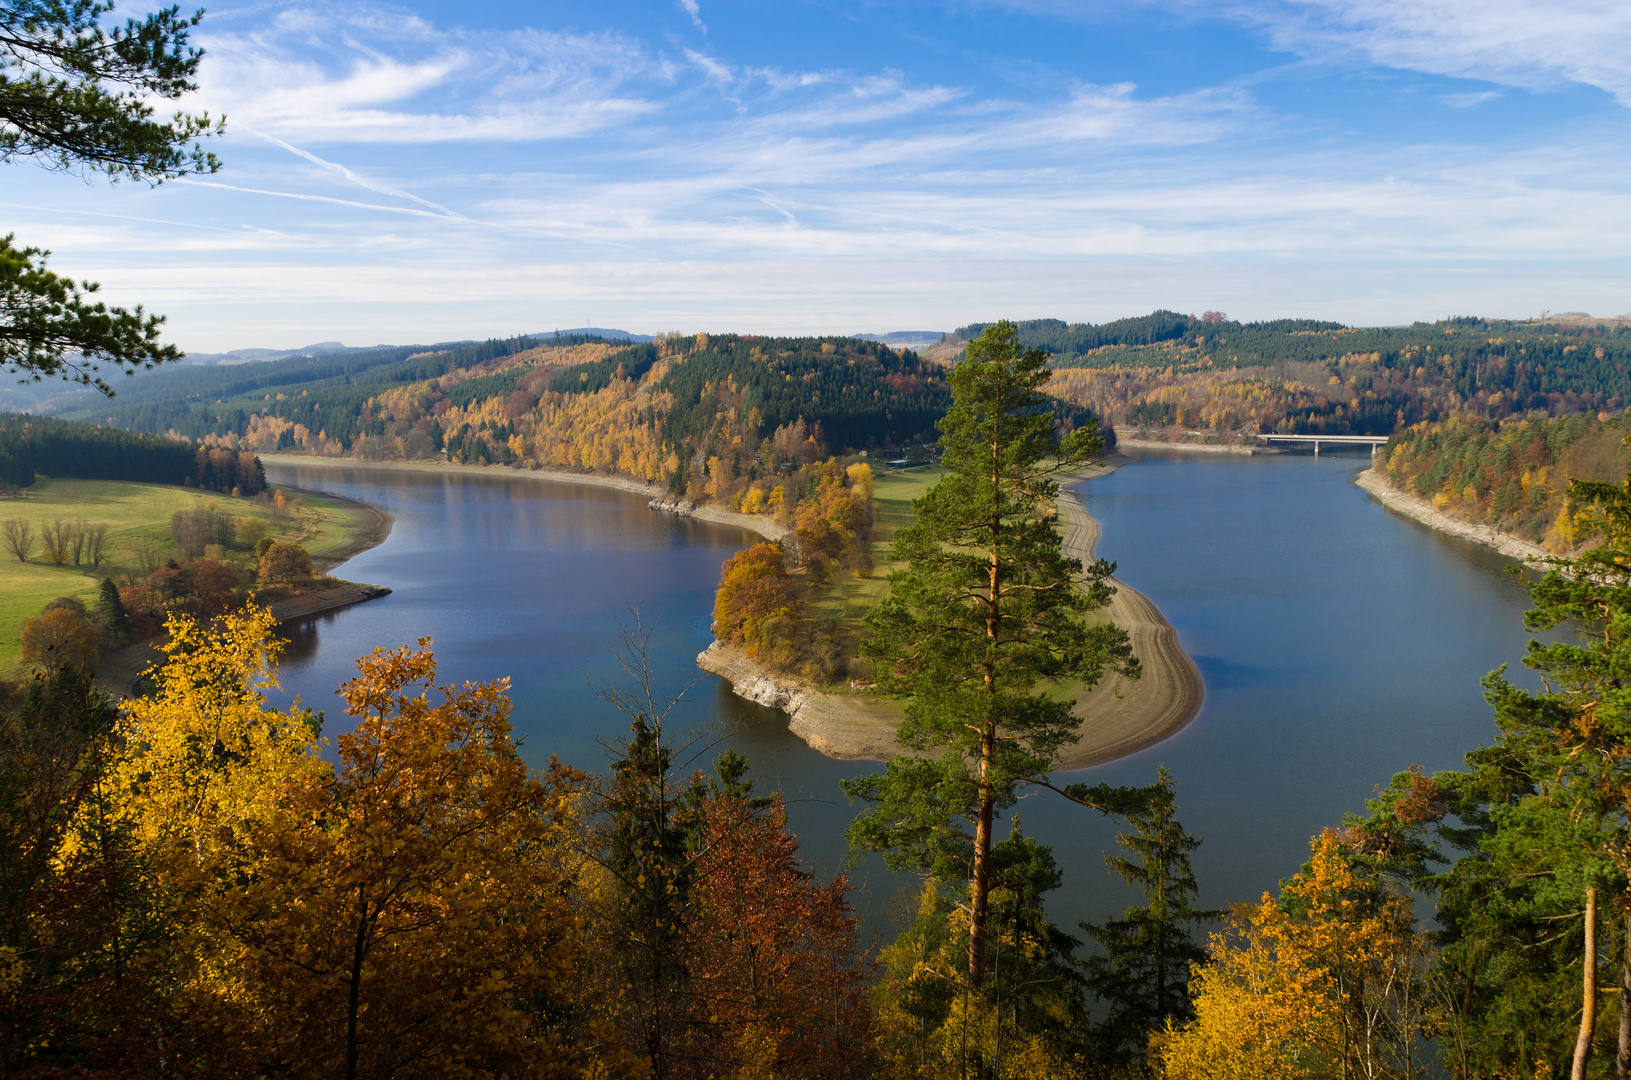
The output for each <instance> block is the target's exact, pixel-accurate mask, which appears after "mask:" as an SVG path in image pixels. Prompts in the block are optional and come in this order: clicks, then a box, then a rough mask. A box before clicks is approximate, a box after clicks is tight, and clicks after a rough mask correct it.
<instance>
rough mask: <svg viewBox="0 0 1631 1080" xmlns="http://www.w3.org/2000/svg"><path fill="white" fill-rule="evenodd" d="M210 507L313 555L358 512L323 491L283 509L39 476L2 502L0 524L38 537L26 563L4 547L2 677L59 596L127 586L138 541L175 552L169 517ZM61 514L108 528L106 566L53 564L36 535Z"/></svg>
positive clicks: (205, 494)
mask: <svg viewBox="0 0 1631 1080" xmlns="http://www.w3.org/2000/svg"><path fill="white" fill-rule="evenodd" d="M205 504H213V505H214V506H216V507H217V509H218V511H219V512H220V513H221V514H223V515H225V516H227V517H234V518H238V517H252V516H253V517H263V518H265V519H266V520H267V521H268V522H269V523H270V524H271V525H272V534H273V535H274V536H277V537H280V538H285V539H292V540H296V541H298V542H299V543H302V544H304V545H305V546H306V548H307V550H308V551H310V552H312V553H313V554H314V555H315V554H321V553H322V552H323V551H325V550H328V549H330V548H333V547H336V546H338V545H339V544H340V543H342V542H343V541H344V540H345V538H346V535H347V530H348V529H349V528H350V526H351V523H352V518H353V516H354V515H353V514H352V512H351V511H350V510H349V509H347V508H346V507H345V506H343V505H341V504H339V503H336V502H334V501H333V500H331V499H326V498H323V497H322V496H318V495H301V496H299V497H298V499H297V504H296V505H295V506H293V507H291V509H290V510H289V511H286V512H282V513H280V512H279V511H277V510H276V509H275V508H274V507H273V506H272V505H271V504H270V503H267V502H262V501H259V500H255V499H241V498H240V499H234V498H232V497H231V496H228V495H221V494H217V493H215V492H209V491H197V490H194V489H192V488H184V487H175V486H173V485H169V484H134V483H124V482H119V481H111V480H54V479H50V478H47V477H41V478H40V479H39V481H38V482H36V483H35V484H34V486H33V487H31V488H29V489H28V491H27V492H26V493H25V494H24V495H22V496H21V497H19V498H14V499H0V521H4V520H6V519H8V518H18V519H21V520H23V521H27V522H30V523H32V524H33V526H34V535H35V537H36V539H35V542H34V551H33V554H32V556H31V557H30V559H29V561H28V562H26V563H19V562H18V561H17V560H16V558H15V557H14V556H13V555H12V554H11V552H10V551H7V550H0V678H15V677H16V676H17V674H18V673H19V671H20V670H21V651H22V645H21V642H20V641H19V635H20V634H21V632H22V628H23V623H25V622H27V621H28V620H29V619H32V618H33V617H34V616H36V615H38V614H39V613H40V609H41V608H42V607H44V606H45V605H46V604H48V603H50V602H51V601H52V600H55V599H56V598H57V597H59V596H69V597H73V598H75V599H77V600H80V601H83V602H84V603H86V604H87V605H91V604H93V603H94V602H95V599H96V592H97V589H98V587H99V586H100V585H101V582H102V579H103V578H105V577H107V578H112V579H113V580H114V581H115V582H118V583H121V584H122V583H124V582H125V580H126V579H127V578H128V577H129V576H130V575H131V574H132V573H133V570H132V567H133V566H134V565H135V558H134V555H133V553H132V550H131V549H132V545H133V544H136V543H141V542H154V543H158V544H159V545H160V546H161V547H162V548H163V549H164V551H165V552H166V554H167V555H169V554H171V553H172V551H171V549H172V545H171V542H170V518H171V517H172V516H173V515H174V514H175V513H176V511H178V510H186V509H191V508H193V507H197V506H202V505H205ZM59 519H60V520H64V521H78V520H84V521H86V522H89V523H90V524H92V525H100V524H105V525H107V526H108V536H107V544H106V549H105V557H104V561H103V563H102V565H101V566H100V567H91V566H74V565H72V564H71V563H70V564H68V565H65V566H55V565H53V564H51V563H49V562H47V561H45V555H44V552H43V550H42V549H43V547H44V544H43V543H41V541H40V540H39V539H38V537H39V535H40V532H41V530H42V528H43V527H44V526H46V525H48V524H50V523H51V522H54V521H57V520H59Z"/></svg>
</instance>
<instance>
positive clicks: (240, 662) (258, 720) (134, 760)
mask: <svg viewBox="0 0 1631 1080" xmlns="http://www.w3.org/2000/svg"><path fill="white" fill-rule="evenodd" d="M276 625H277V620H276V619H274V618H273V617H272V613H271V612H270V611H269V610H267V609H266V608H262V607H256V606H254V605H252V604H251V605H249V606H247V607H245V608H244V609H243V610H241V611H237V612H231V613H228V614H226V615H223V616H221V617H220V618H218V619H212V620H210V621H208V622H204V623H201V622H199V621H198V620H196V619H193V618H191V617H190V616H187V615H172V616H171V617H170V618H169V620H168V621H167V622H166V623H165V629H166V630H167V631H168V633H169V640H168V641H166V642H165V644H164V645H163V646H161V648H162V650H163V652H164V665H163V666H162V667H160V668H159V669H158V670H157V671H156V672H154V673H153V674H154V677H155V678H156V679H157V681H158V687H157V689H156V690H155V691H154V692H153V693H152V694H150V695H149V696H147V697H140V698H134V699H132V700H131V701H130V703H129V705H128V706H127V708H126V710H125V714H124V716H123V717H122V718H121V719H120V722H119V729H120V730H119V734H120V736H121V737H122V739H123V741H124V743H125V745H126V747H127V750H126V752H125V753H124V754H123V755H122V756H121V759H120V762H119V764H118V767H117V778H118V780H119V784H120V787H121V788H122V789H123V790H124V792H125V793H126V797H127V798H128V799H129V801H130V804H131V809H132V811H133V816H134V819H135V821H136V822H137V826H138V836H139V839H140V840H141V841H142V843H143V844H144V846H146V847H148V848H149V849H150V850H155V851H172V852H173V851H175V850H177V849H178V848H179V849H183V850H186V851H188V852H191V854H192V860H191V861H192V862H193V864H194V865H195V866H203V865H205V864H208V863H209V862H211V861H212V858H213V855H214V854H215V853H217V852H220V851H222V850H225V849H230V848H231V847H232V845H233V844H234V843H235V838H236V837H239V836H241V835H242V833H243V832H244V830H245V829H246V828H248V827H250V826H253V825H255V824H258V823H262V822H266V821H269V820H271V819H272V817H273V815H274V813H275V810H276V807H277V803H278V800H279V798H280V797H281V795H282V793H283V790H284V788H285V786H286V785H288V784H290V783H293V782H296V781H298V780H301V779H304V778H310V777H312V776H316V775H321V774H322V773H324V772H326V771H327V770H328V766H326V765H324V764H323V763H322V761H321V760H320V759H319V758H318V757H317V756H316V751H317V749H318V743H317V732H316V731H315V729H314V725H313V724H312V722H311V719H310V716H309V714H307V713H304V712H302V713H293V712H278V711H276V710H273V709H268V708H267V706H266V695H265V691H267V690H273V689H276V688H277V686H278V682H277V673H276V663H277V656H278V652H279V651H280V649H281V648H282V643H281V642H279V641H278V640H277V639H276V638H274V637H273V636H272V629H273V627H275V626H276Z"/></svg>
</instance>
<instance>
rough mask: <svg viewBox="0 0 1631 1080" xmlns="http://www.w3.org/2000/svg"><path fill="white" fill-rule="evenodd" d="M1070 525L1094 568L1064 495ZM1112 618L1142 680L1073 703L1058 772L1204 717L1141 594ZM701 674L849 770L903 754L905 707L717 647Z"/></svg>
mask: <svg viewBox="0 0 1631 1080" xmlns="http://www.w3.org/2000/svg"><path fill="white" fill-rule="evenodd" d="M1122 464H1124V462H1122V461H1112V462H1111V463H1110V464H1107V465H1102V466H1098V467H1096V468H1093V469H1088V470H1084V471H1083V472H1081V473H1078V474H1076V475H1075V476H1073V477H1067V478H1065V482H1067V483H1080V482H1082V481H1084V480H1092V479H1096V478H1098V477H1101V476H1108V475H1109V474H1110V473H1112V472H1114V471H1115V470H1116V469H1117V468H1119V467H1120V466H1121V465H1122ZM1057 506H1058V508H1059V516H1060V520H1061V522H1062V523H1063V524H1064V527H1065V530H1064V548H1065V552H1066V554H1068V555H1070V556H1072V557H1074V558H1078V559H1081V560H1082V561H1083V562H1084V563H1087V562H1091V561H1092V560H1093V557H1094V556H1093V552H1094V548H1095V547H1096V545H1097V543H1098V538H1099V524H1098V522H1097V521H1095V520H1094V519H1093V517H1092V515H1091V514H1089V513H1088V512H1087V508H1086V507H1085V506H1084V505H1083V504H1082V501H1081V498H1080V497H1079V496H1078V495H1077V494H1076V493H1075V492H1073V491H1069V490H1061V491H1060V493H1059V498H1058V501H1057ZM1115 588H1116V595H1115V597H1114V598H1113V599H1112V600H1111V602H1110V606H1109V608H1108V609H1107V613H1108V614H1109V615H1110V617H1111V619H1112V620H1113V621H1114V622H1115V623H1116V625H1118V626H1120V627H1121V628H1122V629H1124V630H1126V631H1127V634H1128V637H1129V638H1131V639H1132V643H1133V654H1134V655H1135V656H1137V657H1138V658H1139V661H1140V662H1141V663H1142V665H1143V669H1144V673H1143V677H1142V678H1140V679H1138V680H1137V681H1135V682H1131V683H1127V682H1123V681H1121V680H1119V679H1115V678H1106V679H1104V680H1102V681H1101V682H1100V683H1099V685H1098V686H1096V687H1094V688H1093V689H1092V690H1090V691H1088V692H1087V693H1085V694H1081V695H1079V696H1078V697H1077V699H1076V704H1075V707H1074V708H1073V709H1072V710H1071V711H1072V713H1073V714H1074V715H1075V716H1076V717H1077V718H1078V719H1080V720H1081V721H1082V723H1083V730H1082V731H1081V736H1082V737H1081V740H1080V741H1079V742H1077V743H1076V744H1075V745H1073V746H1070V747H1068V748H1067V749H1065V751H1064V752H1063V753H1062V754H1061V755H1060V759H1059V764H1058V766H1057V768H1058V769H1060V770H1061V771H1067V772H1068V771H1072V770H1076V769H1086V768H1091V767H1092V766H1094V765H1104V764H1106V763H1108V762H1111V761H1115V760H1117V759H1119V758H1124V757H1127V756H1129V755H1131V754H1135V753H1137V752H1139V751H1140V750H1146V749H1148V748H1149V747H1151V746H1154V745H1156V744H1157V743H1160V742H1163V741H1165V740H1166V739H1168V738H1171V737H1172V736H1173V735H1176V734H1177V733H1178V732H1179V731H1182V730H1183V729H1184V728H1185V727H1187V726H1188V725H1189V723H1190V721H1192V720H1194V719H1195V716H1196V715H1197V714H1198V713H1199V712H1200V709H1201V705H1202V704H1203V702H1204V701H1205V697H1206V685H1205V683H1204V681H1203V680H1202V679H1201V673H1200V669H1199V668H1197V667H1196V666H1195V661H1194V660H1193V659H1191V657H1190V655H1189V654H1188V653H1187V652H1185V651H1184V649H1183V646H1182V645H1181V644H1180V643H1179V641H1178V633H1177V631H1176V630H1175V629H1173V626H1172V624H1171V623H1169V622H1168V621H1167V619H1166V617H1165V616H1164V615H1162V614H1161V612H1160V609H1158V608H1157V607H1156V606H1155V605H1154V604H1152V603H1150V601H1149V599H1148V598H1146V597H1145V596H1144V595H1143V594H1142V593H1140V592H1139V591H1138V590H1136V589H1133V588H1131V587H1129V586H1128V585H1126V584H1125V583H1123V582H1120V581H1115ZM697 666H698V667H700V668H701V669H702V670H704V671H706V672H709V673H710V674H713V675H718V676H719V677H720V678H722V679H724V680H725V681H726V682H728V683H730V684H731V689H732V691H733V692H734V693H736V694H737V695H738V696H739V697H744V698H747V699H748V700H749V701H754V702H757V703H758V704H760V705H765V706H768V707H770V708H774V709H780V710H782V711H783V712H785V713H787V714H788V725H787V726H788V730H789V731H791V732H792V733H793V734H795V735H797V736H798V737H799V738H801V739H803V740H804V741H805V742H806V743H808V744H809V745H810V747H811V748H812V749H814V750H817V751H819V752H820V753H822V754H825V755H826V756H828V757H831V758H838V759H840V760H848V761H886V760H888V759H889V758H891V757H894V756H896V755H898V754H900V753H902V748H901V746H900V744H898V743H897V742H895V739H894V732H893V729H894V725H895V724H897V723H899V721H900V718H901V714H902V711H903V706H901V705H900V704H898V703H896V702H892V701H884V700H881V699H878V698H872V697H865V696H860V695H855V696H851V695H843V694H826V693H822V692H821V691H820V690H818V689H816V688H815V687H813V686H810V685H809V684H807V683H805V682H804V681H803V680H801V679H798V678H796V677H794V676H791V675H781V674H779V673H776V672H772V671H769V670H767V669H766V668H764V667H762V666H760V665H758V664H756V663H754V662H753V661H752V660H750V659H748V657H747V654H746V653H745V652H744V651H743V650H742V648H741V647H740V646H737V645H725V644H722V643H721V642H718V641H716V642H714V643H713V644H712V645H710V646H708V648H707V649H706V650H704V651H703V652H702V653H700V654H698V656H697Z"/></svg>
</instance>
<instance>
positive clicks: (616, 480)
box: [260, 454, 792, 558]
mask: <svg viewBox="0 0 1631 1080" xmlns="http://www.w3.org/2000/svg"><path fill="white" fill-rule="evenodd" d="M260 459H261V461H262V462H271V463H272V464H274V465H317V466H320V467H322V468H327V469H342V468H344V469H391V470H393V471H396V472H423V473H454V474H457V475H461V476H515V477H524V478H527V479H532V480H541V481H545V482H553V483H558V484H578V485H580V486H583V487H599V488H611V489H613V490H616V491H627V492H629V493H630V494H633V495H644V496H646V497H647V498H648V499H649V500H650V501H649V502H647V503H646V505H647V506H649V507H650V508H651V509H653V510H657V511H660V512H662V513H667V514H674V515H676V516H677V517H690V518H696V519H697V520H698V521H711V522H713V523H714V524H715V525H730V526H734V527H735V528H738V529H744V530H746V531H747V532H751V533H757V534H759V535H760V536H762V537H764V538H765V539H767V540H786V539H788V538H789V537H790V536H791V535H792V530H790V529H787V528H784V527H783V526H781V525H778V524H777V523H776V522H774V521H772V520H770V519H769V518H765V517H758V516H755V515H752V514H740V513H737V512H736V511H735V510H726V509H724V508H723V507H718V506H706V505H699V504H697V503H693V502H691V501H690V500H688V499H684V498H680V497H677V496H675V495H672V494H670V493H669V491H668V489H667V488H662V487H658V486H657V485H656V484H646V483H641V482H640V481H638V480H630V479H629V478H627V477H624V476H601V475H600V474H599V473H569V472H557V471H555V470H553V469H511V468H508V467H507V466H503V465H449V464H446V463H443V462H434V461H356V460H354V459H352V458H330V457H306V456H304V455H301V454H261V455H260ZM314 494H318V495H322V496H323V497H324V498H340V497H339V496H334V495H329V494H328V493H327V492H321V491H320V492H315V493H314ZM341 501H346V502H355V500H344V499H342V500H341ZM357 505H360V506H366V505H367V504H366V503H358V504H357ZM379 512H380V513H384V511H379ZM387 516H389V515H387ZM364 550H367V549H366V548H363V549H359V551H358V552H353V553H352V554H358V553H360V551H364ZM347 557H348V558H349V556H347Z"/></svg>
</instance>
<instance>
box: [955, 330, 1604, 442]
mask: <svg viewBox="0 0 1631 1080" xmlns="http://www.w3.org/2000/svg"><path fill="white" fill-rule="evenodd" d="M983 325H984V324H980V323H976V324H972V325H970V326H966V327H963V328H961V329H960V330H958V331H957V334H958V336H959V337H960V338H967V337H968V336H969V335H972V334H976V333H978V332H979V330H980V329H981V328H982V327H983ZM1019 327H1020V339H1021V340H1022V341H1023V342H1025V343H1026V344H1028V345H1031V346H1034V347H1036V348H1040V349H1044V350H1046V351H1047V352H1049V353H1052V354H1053V367H1054V369H1055V371H1056V375H1055V379H1054V384H1053V386H1052V388H1051V389H1052V391H1053V392H1054V393H1055V394H1057V395H1059V396H1060V397H1062V398H1065V399H1067V400H1070V401H1074V402H1076V403H1078V404H1081V405H1083V406H1086V407H1089V408H1092V409H1093V410H1094V411H1096V412H1097V413H1098V414H1099V415H1100V416H1103V417H1105V418H1107V419H1108V420H1110V421H1111V422H1113V423H1116V424H1124V425H1131V426H1134V427H1140V428H1150V429H1162V428H1170V429H1175V430H1176V429H1183V430H1197V429H1199V430H1206V431H1211V432H1218V433H1223V432H1235V433H1244V432H1248V431H1283V432H1293V431H1299V432H1312V433H1328V434H1376V435H1385V434H1390V433H1392V432H1393V431H1396V430H1402V429H1403V428H1405V427H1408V426H1410V425H1412V424H1415V423H1418V422H1421V421H1432V420H1439V419H1443V418H1445V417H1449V416H1463V417H1475V418H1480V419H1486V420H1501V419H1504V418H1507V417H1510V416H1513V415H1526V414H1530V413H1537V412H1540V413H1546V414H1548V415H1552V416H1560V415H1567V414H1571V413H1580V412H1596V411H1599V410H1607V411H1616V410H1619V409H1622V408H1624V407H1626V406H1627V405H1628V404H1631V322H1627V321H1626V320H1622V319H1612V320H1602V319H1576V320H1572V321H1568V320H1559V321H1546V322H1514V321H1509V320H1498V319H1481V318H1451V319H1445V320H1443V321H1440V322H1435V323H1415V324H1413V325H1411V326H1401V327H1350V326H1343V325H1341V324H1340V323H1333V322H1321V321H1318V320H1311V319H1278V320H1274V321H1271V322H1256V323H1240V322H1235V321H1232V320H1228V319H1225V318H1222V317H1221V316H1218V315H1216V314H1215V313H1209V314H1208V316H1207V317H1203V318H1196V317H1194V316H1191V315H1181V314H1179V313H1177V312H1173V311H1156V312H1153V313H1152V314H1150V315H1146V316H1143V317H1140V318H1134V319H1121V320H1118V321H1115V322H1109V323H1103V324H1100V325H1097V326H1094V325H1091V324H1087V323H1075V324H1067V323H1065V322H1062V321H1060V320H1058V319H1036V320H1031V321H1028V322H1023V323H1020V324H1019ZM941 349H942V350H945V351H948V352H950V351H953V350H951V349H946V348H945V347H944V346H942V347H941ZM937 351H940V350H937Z"/></svg>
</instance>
